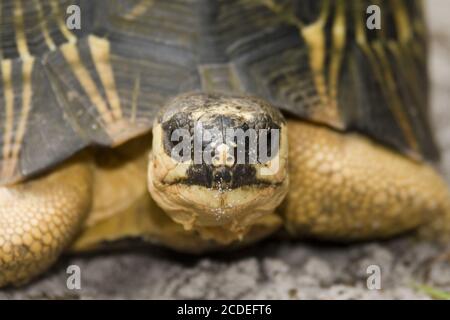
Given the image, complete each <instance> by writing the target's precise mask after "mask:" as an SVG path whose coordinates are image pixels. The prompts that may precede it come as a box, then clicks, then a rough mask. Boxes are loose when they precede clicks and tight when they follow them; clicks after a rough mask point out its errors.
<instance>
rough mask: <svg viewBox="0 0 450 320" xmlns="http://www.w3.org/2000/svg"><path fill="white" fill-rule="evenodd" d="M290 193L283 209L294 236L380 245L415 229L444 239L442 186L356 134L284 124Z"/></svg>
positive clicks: (447, 217) (446, 220)
mask: <svg viewBox="0 0 450 320" xmlns="http://www.w3.org/2000/svg"><path fill="white" fill-rule="evenodd" d="M288 136H289V172H290V184H291V186H290V191H289V194H288V196H287V199H286V203H285V205H284V206H283V213H284V218H285V224H286V228H287V229H288V230H289V231H290V233H291V234H293V235H295V236H305V237H316V238H320V239H330V240H344V241H349V240H360V239H370V238H385V237H389V236H392V235H395V234H399V233H402V232H405V231H408V230H412V229H415V228H417V227H419V226H425V227H424V228H423V229H422V230H423V231H424V232H426V233H427V234H428V235H431V236H433V237H435V236H439V237H442V236H444V237H448V236H449V235H450V197H449V192H448V189H447V185H446V184H445V183H444V181H443V180H442V179H441V178H440V177H439V176H438V175H437V174H436V172H435V171H434V170H433V169H432V168H431V166H429V165H427V164H424V163H422V162H416V161H413V160H411V159H409V158H407V157H405V156H402V155H400V154H398V153H396V152H394V151H393V150H391V149H389V148H387V147H384V146H381V145H380V144H377V143H375V142H373V141H371V140H370V139H367V138H365V137H363V136H361V135H358V134H348V133H347V134H344V133H339V132H337V131H334V130H331V129H328V128H326V127H323V126H317V125H313V124H309V123H305V122H301V121H296V120H291V121H289V123H288Z"/></svg>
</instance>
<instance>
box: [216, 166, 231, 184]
mask: <svg viewBox="0 0 450 320" xmlns="http://www.w3.org/2000/svg"><path fill="white" fill-rule="evenodd" d="M214 181H215V182H216V183H223V182H225V183H229V182H231V172H230V170H228V169H226V168H220V169H218V170H216V172H215V173H214Z"/></svg>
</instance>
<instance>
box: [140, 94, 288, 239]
mask: <svg viewBox="0 0 450 320" xmlns="http://www.w3.org/2000/svg"><path fill="white" fill-rule="evenodd" d="M285 126H286V123H285V120H284V119H283V116H282V115H281V113H280V112H279V111H278V110H277V109H275V108H273V107H271V106H270V105H269V104H268V103H266V102H264V101H262V100H259V99H255V98H252V97H238V96H228V95H222V94H202V93H190V94H186V95H182V96H178V97H176V98H175V99H173V100H172V101H171V102H170V103H168V104H167V105H166V107H165V108H163V110H162V112H161V114H160V116H159V117H157V119H156V120H155V124H154V126H153V146H152V153H151V155H150V161H149V170H148V174H149V176H148V184H149V189H150V193H151V194H152V196H153V198H154V199H155V201H156V202H157V203H158V205H159V206H160V207H162V208H163V209H164V210H165V211H166V212H167V213H168V214H169V215H170V216H171V217H172V219H173V220H175V221H176V222H178V223H181V224H182V225H183V226H184V227H185V229H195V230H197V231H199V232H200V233H204V234H205V233H208V231H213V230H214V234H215V235H217V234H222V238H221V239H216V240H219V241H220V240H222V241H224V242H229V241H231V240H234V239H236V238H237V237H240V236H242V235H243V234H244V233H245V231H247V229H248V227H249V226H251V225H252V224H253V223H254V222H255V221H256V220H257V219H259V218H261V216H263V215H265V214H270V213H273V212H274V209H275V208H276V207H277V206H278V205H279V204H280V202H281V201H282V199H283V198H284V196H285V195H286V192H287V186H288V179H287V153H288V152H287V135H286V127H285ZM218 229H220V230H221V231H223V232H217V230H218Z"/></svg>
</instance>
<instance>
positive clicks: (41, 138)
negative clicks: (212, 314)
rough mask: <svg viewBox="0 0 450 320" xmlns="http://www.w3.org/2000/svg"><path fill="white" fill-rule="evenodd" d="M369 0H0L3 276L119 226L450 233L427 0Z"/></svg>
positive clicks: (154, 236)
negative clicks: (432, 107) (435, 123)
mask: <svg viewBox="0 0 450 320" xmlns="http://www.w3.org/2000/svg"><path fill="white" fill-rule="evenodd" d="M376 4H377V5H378V8H379V9H380V10H381V16H380V17H379V18H380V19H381V29H372V28H369V27H368V24H366V22H367V21H366V20H367V18H368V17H369V16H368V14H367V12H368V11H367V8H368V7H369V5H371V3H370V1H365V0H355V1H344V0H336V1H331V0H321V1H317V0H299V1H288V0H227V1H224V0H196V1H194V0H170V1H167V0H165V1H163V0H111V1H86V0H84V1H83V0H81V1H67V0H62V1H57V0H34V1H32V2H30V3H27V5H26V6H25V1H22V0H3V1H1V2H0V11H1V18H0V21H1V37H0V44H1V46H0V49H1V51H0V55H1V59H2V60H1V64H0V73H1V85H0V122H1V131H0V132H1V133H0V138H1V139H0V141H1V147H2V148H1V152H0V154H1V156H0V157H1V158H0V170H1V171H0V180H1V181H0V183H1V184H2V186H1V188H0V286H6V285H18V284H21V283H24V282H26V281H28V280H30V279H31V278H33V277H35V276H36V275H38V274H40V273H42V272H43V271H44V270H46V269H47V268H48V267H49V266H50V265H51V264H52V263H53V262H54V261H56V259H57V258H58V256H60V254H61V253H62V252H79V251H86V250H94V249H98V248H101V247H104V246H108V245H111V244H114V243H117V241H119V240H121V239H130V238H131V239H133V238H137V239H140V240H142V241H144V242H150V243H155V244H160V245H163V246H166V247H169V248H172V249H174V250H177V251H182V252H189V253H202V252H207V251H211V250H224V249H228V248H237V247H242V246H244V245H249V244H251V243H255V242H257V241H258V240H260V239H263V238H266V237H268V236H270V235H274V234H281V235H283V236H288V237H292V238H310V239H319V240H326V241H335V242H352V241H358V240H367V239H382V238H387V237H391V236H394V235H397V234H401V233H404V232H408V231H414V230H418V231H419V233H420V234H422V235H425V236H429V237H433V238H436V239H448V234H450V232H449V229H450V197H449V193H448V190H447V186H446V184H445V183H444V181H443V179H442V178H441V177H440V176H439V174H438V173H437V171H436V169H435V168H434V165H435V164H436V163H437V161H438V160H439V151H438V148H437V146H436V144H435V142H434V140H433V133H432V127H431V125H430V123H429V115H428V113H429V107H428V82H427V39H426V38H427V37H426V27H425V21H424V17H423V9H422V4H421V2H420V1H406V0H396V1H387V0H386V1H383V0H379V1H376ZM77 14H78V15H79V16H77ZM78 18H79V19H80V20H79V21H78V22H80V26H81V28H78V27H77V26H76V25H77V23H76V19H78ZM70 19H75V20H73V21H69V20H70ZM74 21H75V22H74ZM73 26H75V27H73ZM197 129H199V130H203V131H200V132H201V134H200V135H198V134H197ZM230 130H231V131H232V132H240V133H243V134H244V135H243V136H242V135H241V136H239V135H235V136H231V139H229V136H228V132H229V131H230ZM239 130H240V131H239ZM211 132H212V133H211ZM248 132H250V133H248ZM255 132H256V133H257V135H254V134H253V133H255ZM206 133H208V134H209V136H208V137H206V136H207V134H206ZM247 133H248V134H247ZM262 133H264V134H262ZM174 137H175V138H174ZM241 137H243V139H241ZM238 138H239V141H240V142H243V143H240V144H237V142H239V141H238ZM182 142H183V143H182ZM180 146H181V147H182V148H181V147H180ZM239 146H243V147H242V148H241V149H239ZM259 148H261V149H259ZM264 152H266V153H264ZM196 155H200V162H198V161H196ZM206 155H209V156H210V157H209V158H208V157H206V158H204V157H203V156H206ZM263 155H265V157H262V156H263ZM176 156H179V157H178V158H177V157H176ZM256 156H257V157H256ZM255 157H256V158H257V159H256V161H255ZM208 159H209V160H208ZM239 159H240V160H241V161H238V160H239ZM197 160H198V159H197ZM207 160H208V161H207Z"/></svg>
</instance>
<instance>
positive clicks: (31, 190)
mask: <svg viewBox="0 0 450 320" xmlns="http://www.w3.org/2000/svg"><path fill="white" fill-rule="evenodd" d="M88 163H89V161H88V160H87V159H86V158H84V157H82V158H76V159H74V160H72V161H69V162H67V163H66V164H65V165H63V166H62V167H60V168H58V169H57V170H55V171H53V172H52V173H50V174H47V175H44V176H42V177H40V178H37V179H33V180H30V181H28V182H26V183H23V184H19V185H17V186H12V187H1V188H0V203H1V205H0V287H3V286H5V285H8V284H14V285H17V284H20V283H23V282H26V281H28V280H29V279H31V278H32V277H34V276H35V275H38V274H40V273H41V272H43V271H44V270H46V269H47V268H48V267H49V266H50V265H51V264H52V263H53V262H54V261H55V260H56V259H57V258H58V256H59V255H60V254H61V252H62V251H63V250H64V249H65V248H66V247H67V245H68V244H69V242H70V240H71V239H72V238H73V236H74V235H75V234H76V232H77V231H78V230H79V227H80V225H81V222H82V221H83V219H84V218H85V216H86V214H87V213H88V211H89V207H90V203H91V197H92V192H91V186H92V174H91V173H92V172H91V171H92V168H91V166H90V165H89V164H88Z"/></svg>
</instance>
